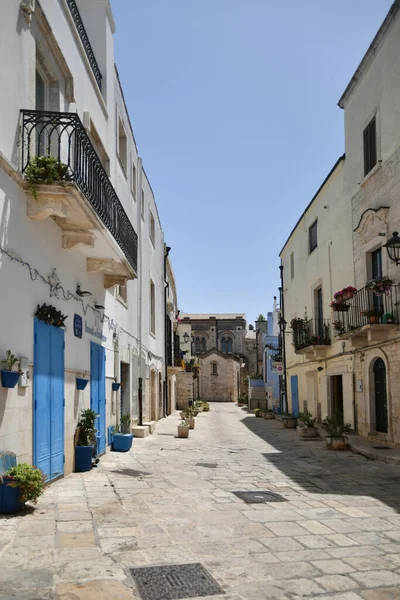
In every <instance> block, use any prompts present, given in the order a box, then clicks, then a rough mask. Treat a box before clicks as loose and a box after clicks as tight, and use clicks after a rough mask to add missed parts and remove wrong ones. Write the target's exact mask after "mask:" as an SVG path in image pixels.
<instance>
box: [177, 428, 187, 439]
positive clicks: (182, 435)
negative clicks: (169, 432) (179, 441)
mask: <svg viewBox="0 0 400 600" xmlns="http://www.w3.org/2000/svg"><path fill="white" fill-rule="evenodd" d="M178 437H180V438H188V437H189V425H178Z"/></svg>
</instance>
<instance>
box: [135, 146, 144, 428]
mask: <svg viewBox="0 0 400 600" xmlns="http://www.w3.org/2000/svg"><path fill="white" fill-rule="evenodd" d="M142 169H143V167H142V159H141V158H140V157H138V165H137V174H138V177H137V189H136V203H137V236H138V297H137V323H138V364H137V373H138V410H139V415H138V416H139V425H143V377H144V375H145V374H144V373H142V299H143V271H142V217H141V212H142Z"/></svg>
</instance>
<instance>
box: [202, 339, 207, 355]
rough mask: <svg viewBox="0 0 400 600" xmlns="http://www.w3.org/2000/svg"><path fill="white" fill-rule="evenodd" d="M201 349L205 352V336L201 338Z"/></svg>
mask: <svg viewBox="0 0 400 600" xmlns="http://www.w3.org/2000/svg"><path fill="white" fill-rule="evenodd" d="M201 351H202V352H207V344H206V338H204V337H203V338H201Z"/></svg>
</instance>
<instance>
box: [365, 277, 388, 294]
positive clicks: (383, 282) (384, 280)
mask: <svg viewBox="0 0 400 600" xmlns="http://www.w3.org/2000/svg"><path fill="white" fill-rule="evenodd" d="M393 284H394V281H393V279H390V277H386V276H384V277H376V278H375V279H371V281H368V283H367V285H366V286H365V287H366V289H367V290H371V291H372V292H373V293H374V294H375V296H384V295H385V294H386V295H388V294H389V292H390V290H391V288H392V285H393Z"/></svg>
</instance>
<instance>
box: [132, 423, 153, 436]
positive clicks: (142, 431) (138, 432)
mask: <svg viewBox="0 0 400 600" xmlns="http://www.w3.org/2000/svg"><path fill="white" fill-rule="evenodd" d="M132 433H133V437H135V438H144V437H146V436H148V435H149V426H148V425H136V426H135V427H132Z"/></svg>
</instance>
